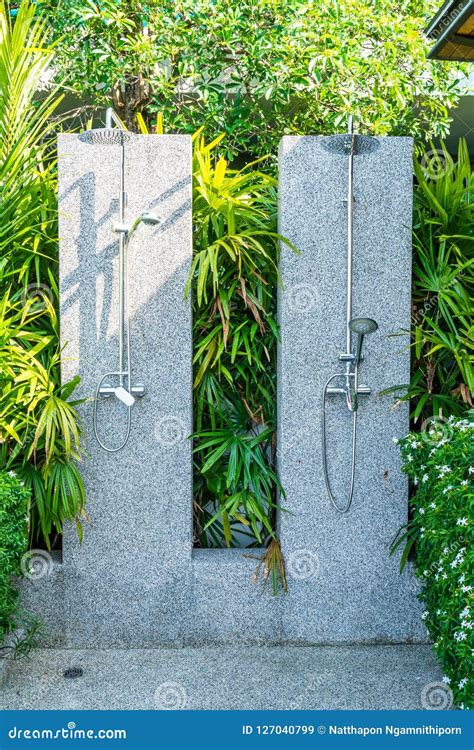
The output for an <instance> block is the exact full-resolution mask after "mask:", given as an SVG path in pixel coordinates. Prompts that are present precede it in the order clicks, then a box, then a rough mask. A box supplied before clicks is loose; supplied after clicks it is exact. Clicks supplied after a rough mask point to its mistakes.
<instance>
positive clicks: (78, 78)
mask: <svg viewBox="0 0 474 750" xmlns="http://www.w3.org/2000/svg"><path fill="white" fill-rule="evenodd" d="M37 4H38V6H39V7H41V8H42V9H43V12H44V14H45V16H46V17H47V18H48V21H49V23H50V25H51V29H52V33H53V35H54V37H55V38H57V39H59V40H60V43H59V45H58V48H57V50H58V53H57V54H58V56H57V63H56V66H57V69H58V72H59V75H60V76H65V77H66V79H67V82H68V84H69V85H70V86H71V87H72V89H73V90H74V91H75V92H76V93H77V94H78V95H79V96H80V97H81V98H82V99H89V100H90V101H92V102H94V103H98V104H100V103H102V104H109V103H110V101H111V100H112V101H113V104H114V106H115V108H116V109H117V111H118V112H119V113H120V114H121V116H122V118H123V119H124V121H125V122H126V123H127V125H128V126H129V127H130V128H132V129H133V127H134V126H135V123H136V115H137V114H141V115H143V116H144V118H145V120H146V122H147V125H148V127H152V125H153V122H154V117H155V113H156V112H161V111H166V113H167V122H168V124H169V129H170V130H171V132H173V131H178V132H187V133H193V132H194V131H195V130H196V129H197V128H198V127H199V126H201V125H205V128H206V134H207V136H208V137H209V138H211V139H212V138H214V137H215V136H217V135H218V134H219V133H226V134H227V137H226V139H225V141H224V142H223V144H222V146H221V148H222V149H225V151H224V154H225V155H227V156H229V157H230V156H231V155H235V154H237V153H251V154H253V155H255V156H262V155H266V154H268V153H273V154H276V150H277V146H278V142H279V139H280V137H281V136H282V135H283V134H308V133H312V132H319V133H330V132H334V131H335V130H336V131H337V130H340V129H341V128H345V124H346V119H347V115H348V113H349V112H352V114H353V115H354V116H355V118H356V120H357V121H359V122H360V124H361V128H362V129H363V130H370V131H371V132H372V133H374V134H379V135H383V134H386V133H401V134H404V135H406V134H409V133H410V134H413V135H415V136H417V137H421V138H424V137H426V136H428V137H429V136H434V135H440V134H443V133H446V131H447V124H448V114H447V107H449V106H452V105H454V104H455V102H456V99H457V95H458V94H457V85H456V75H453V73H456V71H458V70H459V69H460V68H462V66H460V65H459V64H458V63H446V62H444V63H443V64H442V65H440V64H439V63H437V62H433V61H430V60H427V59H426V52H427V49H428V47H427V43H426V40H425V37H424V35H423V28H424V26H425V24H426V22H427V20H428V18H430V17H431V16H432V15H433V14H434V12H435V11H436V10H437V9H438V5H439V0H404V1H403V2H399V0H338V2H334V0H320V2H313V1H312V0H241V1H240V2H238V3H235V2H233V0H212V2H211V0H160V1H159V2H158V0H149V1H148V2H146V3H145V2H144V3H140V2H136V0H102V1H101V2H97V1H96V0H37Z"/></svg>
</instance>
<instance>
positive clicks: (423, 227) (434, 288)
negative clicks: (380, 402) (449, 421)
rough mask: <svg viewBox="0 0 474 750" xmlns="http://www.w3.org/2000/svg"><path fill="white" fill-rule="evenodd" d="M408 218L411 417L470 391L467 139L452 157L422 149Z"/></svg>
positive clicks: (472, 187)
mask: <svg viewBox="0 0 474 750" xmlns="http://www.w3.org/2000/svg"><path fill="white" fill-rule="evenodd" d="M415 175H416V180H417V185H416V191H415V221H414V269H413V273H414V286H413V305H414V309H413V322H414V325H413V353H414V361H413V375H412V380H411V384H410V388H409V392H408V396H409V397H410V399H411V402H412V405H413V407H414V410H413V416H414V418H415V420H417V419H419V418H420V417H422V418H426V417H429V416H430V415H432V414H435V415H444V416H449V415H450V414H457V415H459V416H461V415H462V414H463V413H465V412H466V411H467V409H469V408H470V407H472V405H473V400H472V399H473V392H474V344H473V333H474V310H473V306H472V296H473V292H474V257H473V256H474V253H473V250H474V178H473V171H472V167H471V164H470V159H469V153H468V150H467V146H466V142H465V141H464V140H460V141H459V148H458V155H457V159H453V158H452V157H451V156H450V154H449V153H448V151H447V149H446V147H445V146H444V144H442V145H441V148H440V149H438V150H434V149H432V151H431V152H427V151H426V150H423V151H421V153H420V156H419V158H418V159H417V160H416V161H415Z"/></svg>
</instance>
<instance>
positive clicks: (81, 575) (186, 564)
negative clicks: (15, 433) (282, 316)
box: [58, 135, 192, 646]
mask: <svg viewBox="0 0 474 750" xmlns="http://www.w3.org/2000/svg"><path fill="white" fill-rule="evenodd" d="M58 145H59V215H60V238H61V239H60V287H61V341H62V344H63V345H66V349H65V351H64V361H63V379H69V378H71V377H72V376H74V375H76V374H77V375H80V377H81V383H80V387H79V389H78V395H79V396H81V397H83V398H86V399H88V401H87V402H86V403H85V404H84V405H82V406H81V407H80V413H81V416H82V417H83V421H84V426H85V431H86V451H87V457H86V459H85V460H84V462H83V464H82V469H81V470H82V473H83V476H84V480H85V485H86V492H87V508H88V513H89V515H90V518H91V526H90V527H89V526H88V525H87V524H85V527H84V542H83V544H82V546H81V545H79V543H78V542H77V537H76V533H75V530H74V529H68V530H67V532H66V534H65V539H64V559H63V561H64V581H65V584H64V585H65V590H66V612H65V621H66V642H67V643H68V644H70V645H88V646H91V645H94V644H96V645H111V644H114V643H116V644H122V643H130V644H133V643H139V644H150V643H151V644H153V643H158V642H166V641H170V642H176V641H178V640H179V638H180V617H179V613H180V612H181V608H182V601H181V600H182V597H183V596H184V595H185V591H186V582H187V581H189V580H190V570H191V552H192V507H191V503H192V461H191V445H190V441H189V440H188V436H189V435H190V433H191V432H192V366H191V361H192V337H191V307H190V304H189V302H188V301H186V300H185V298H184V286H185V282H186V279H187V276H188V272H189V268H190V262H191V255H192V225H191V140H190V138H189V137H187V136H157V135H150V136H138V135H133V136H132V137H131V140H130V142H128V143H127V144H126V178H125V182H126V190H127V193H128V205H127V208H126V217H127V219H129V220H133V219H134V218H135V217H136V216H138V215H139V214H141V213H142V212H143V211H147V210H148V211H153V212H155V213H156V214H158V216H159V218H160V219H161V224H160V225H159V226H158V227H151V226H145V225H141V226H140V227H139V228H138V229H137V231H136V234H135V235H134V236H133V238H132V240H131V243H130V249H129V279H130V291H129V309H130V328H131V350H132V351H131V354H132V368H133V373H134V378H133V379H134V382H135V383H137V382H138V383H140V382H141V383H144V385H145V387H146V395H145V397H144V398H143V399H142V400H138V401H137V402H136V404H135V406H134V407H133V411H132V430H131V436H130V440H129V443H128V445H127V446H126V447H125V448H124V449H123V450H122V451H120V452H118V453H111V454H110V453H106V452H105V451H104V450H102V449H101V448H100V447H99V446H98V444H97V442H96V440H95V438H94V435H93V432H92V407H93V402H92V397H93V395H94V392H95V388H96V385H97V382H98V380H99V379H100V377H101V376H102V374H103V373H106V372H108V371H113V370H116V369H117V356H118V355H117V346H118V243H117V236H116V235H114V234H113V233H112V231H111V225H112V222H113V221H116V219H117V210H118V195H119V146H106V145H100V146H99V145H88V144H85V143H82V142H81V141H79V140H78V138H77V137H76V136H70V135H62V136H60V137H59V144H58ZM125 415H126V409H125V407H124V406H123V405H121V404H119V403H118V402H117V401H116V399H114V398H113V397H112V398H110V399H108V400H106V401H104V402H101V403H100V407H99V429H100V431H101V434H102V436H103V439H105V440H107V441H108V442H109V443H110V444H115V445H117V443H118V442H119V441H120V439H121V436H122V435H123V432H124V430H125V422H126V416H125Z"/></svg>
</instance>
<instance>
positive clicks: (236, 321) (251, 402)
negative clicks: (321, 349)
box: [188, 133, 289, 546]
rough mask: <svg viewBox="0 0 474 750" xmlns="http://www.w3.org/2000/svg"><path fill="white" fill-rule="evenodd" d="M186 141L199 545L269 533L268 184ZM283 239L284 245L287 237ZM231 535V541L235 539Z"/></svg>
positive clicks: (273, 497)
mask: <svg viewBox="0 0 474 750" xmlns="http://www.w3.org/2000/svg"><path fill="white" fill-rule="evenodd" d="M222 137H223V136H220V137H219V138H217V139H215V140H214V141H213V142H211V143H210V144H206V142H205V140H204V138H203V137H202V135H201V134H200V133H197V135H196V136H195V148H194V189H193V193H194V195H193V211H194V227H195V230H194V258H193V265H192V270H191V275H190V280H189V284H188V291H189V290H191V289H192V291H193V304H194V341H195V347H194V348H195V353H194V368H195V379H194V389H195V420H196V432H195V434H194V440H195V447H194V455H195V510H196V512H195V517H196V533H197V542H198V543H199V544H201V545H203V546H221V545H222V544H225V545H227V546H241V544H242V541H241V540H242V538H247V540H248V541H247V544H248V545H256V544H257V545H263V544H264V543H266V541H267V540H268V539H273V540H275V539H276V536H275V523H274V521H275V510H276V507H277V496H278V495H283V494H284V493H283V488H282V487H281V485H280V482H279V480H278V477H277V475H276V472H275V468H274V459H275V447H276V446H275V388H276V366H275V356H276V345H277V341H278V327H277V324H276V322H275V312H276V300H275V293H276V287H277V284H278V270H277V263H278V254H279V245H280V242H285V240H284V239H283V238H282V237H280V236H279V235H278V233H277V232H276V208H277V199H276V182H275V179H274V178H273V177H271V176H269V175H268V174H265V173H263V172H261V171H259V170H258V169H257V168H256V165H255V164H252V165H248V166H247V167H246V168H245V169H242V170H235V169H229V167H228V164H227V162H226V161H225V159H223V158H222V157H220V158H217V157H215V156H214V151H215V149H216V148H217V147H218V145H219V142H220V140H221V138H222ZM287 244H288V245H289V243H287ZM238 540H240V541H238Z"/></svg>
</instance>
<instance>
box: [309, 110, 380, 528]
mask: <svg viewBox="0 0 474 750" xmlns="http://www.w3.org/2000/svg"><path fill="white" fill-rule="evenodd" d="M378 146H379V143H378V141H377V140H376V139H375V138H372V137H370V136H364V135H356V134H355V133H354V130H353V123H352V117H349V122H348V133H345V134H343V135H336V136H330V137H329V138H325V139H324V141H323V148H325V149H326V150H327V151H330V152H331V153H333V154H342V155H345V156H346V157H347V159H348V182H347V199H346V200H345V201H344V203H345V204H346V206H347V288H346V331H345V334H346V350H345V352H343V353H342V354H340V355H339V360H340V361H341V362H345V368H344V371H343V372H336V373H334V374H333V375H331V377H330V378H329V379H328V380H327V381H326V383H325V386H324V389H323V399H322V418H321V437H322V463H323V474H324V482H325V485H326V490H327V493H328V496H329V499H330V501H331V503H332V505H333V507H334V508H335V510H337V511H338V513H347V511H348V510H349V508H350V507H351V503H352V497H353V495H354V480H355V464H356V437H357V412H358V409H359V396H370V393H371V390H370V387H369V386H368V385H362V384H360V383H359V365H360V363H361V362H362V360H363V356H362V348H363V345H364V338H365V336H367V335H368V334H370V333H374V332H375V331H376V330H377V328H378V325H377V323H376V322H375V320H372V318H353V317H352V259H353V233H354V189H353V188H354V180H353V177H354V172H353V169H354V156H355V155H357V154H359V153H370V152H372V151H374V150H375V149H377V148H378ZM353 335H355V336H357V340H356V345H355V348H354V347H353ZM334 381H339V385H333V382H334ZM328 396H343V397H344V398H345V400H346V405H347V408H348V410H349V412H351V413H352V449H351V475H350V485H349V491H348V493H347V496H346V499H345V502H344V504H343V505H341V504H339V503H338V502H337V500H336V498H335V495H334V492H333V489H332V486H331V482H330V479H329V472H328V455H327V454H328V451H327V441H326V400H327V397H328Z"/></svg>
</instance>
